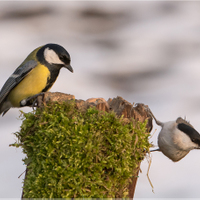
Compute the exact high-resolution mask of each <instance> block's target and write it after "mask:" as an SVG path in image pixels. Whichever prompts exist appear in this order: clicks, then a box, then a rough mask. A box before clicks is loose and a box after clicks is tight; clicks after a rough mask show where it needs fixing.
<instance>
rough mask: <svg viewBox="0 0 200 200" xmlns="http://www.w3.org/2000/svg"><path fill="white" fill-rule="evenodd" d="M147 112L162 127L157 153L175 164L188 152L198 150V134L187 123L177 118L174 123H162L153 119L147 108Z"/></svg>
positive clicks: (199, 143) (199, 141) (199, 136)
mask: <svg viewBox="0 0 200 200" xmlns="http://www.w3.org/2000/svg"><path fill="white" fill-rule="evenodd" d="M147 111H148V112H149V114H150V115H151V116H152V117H153V118H154V120H155V122H156V124H157V125H159V126H161V127H162V129H161V131H160V133H159V135H158V146H159V149H157V151H161V152H162V153H163V154H164V155H165V156H167V157H168V158H169V159H171V160H172V161H174V162H177V161H179V160H181V159H182V158H183V157H185V156H186V155H187V154H188V153H189V152H190V150H192V149H200V134H199V133H198V132H197V131H196V130H195V129H194V128H193V126H192V125H191V124H190V123H189V122H187V121H186V120H184V119H182V118H181V117H179V118H177V120H175V121H169V122H165V123H163V122H160V121H158V120H157V119H156V118H155V116H154V115H153V113H152V112H151V110H150V109H149V108H147ZM153 151H156V150H153Z"/></svg>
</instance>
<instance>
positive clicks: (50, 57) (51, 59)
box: [44, 48, 65, 65]
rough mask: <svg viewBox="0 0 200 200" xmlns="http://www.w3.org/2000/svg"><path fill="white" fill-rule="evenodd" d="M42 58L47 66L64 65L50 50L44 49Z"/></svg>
mask: <svg viewBox="0 0 200 200" xmlns="http://www.w3.org/2000/svg"><path fill="white" fill-rule="evenodd" d="M44 58H45V60H46V61H47V62H48V63H49V64H62V65H63V64H65V63H64V62H63V61H61V60H60V58H59V57H58V55H57V54H56V52H55V51H54V50H52V49H49V48H46V49H45V50H44Z"/></svg>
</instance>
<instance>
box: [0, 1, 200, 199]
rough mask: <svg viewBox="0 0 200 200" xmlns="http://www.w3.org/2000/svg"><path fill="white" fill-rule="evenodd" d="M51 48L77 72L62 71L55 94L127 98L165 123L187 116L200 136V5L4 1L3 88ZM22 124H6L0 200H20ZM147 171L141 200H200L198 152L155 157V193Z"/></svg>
mask: <svg viewBox="0 0 200 200" xmlns="http://www.w3.org/2000/svg"><path fill="white" fill-rule="evenodd" d="M50 42H52V43H58V44H60V45H62V46H63V47H65V48H66V49H67V51H68V52H69V53H70V55H71V58H72V63H71V65H72V67H73V68H74V73H73V74H72V73H70V72H69V71H68V70H65V69H62V70H61V73H60V76H59V77H58V79H57V82H56V83H55V84H54V86H53V87H52V89H51V91H52V92H55V91H60V92H64V93H69V94H73V95H75V97H76V98H77V99H84V100H86V99H87V98H90V97H103V98H105V99H106V100H107V99H108V98H109V97H110V98H114V97H116V96H122V97H123V98H124V99H126V100H127V101H129V102H131V103H132V102H135V103H137V102H140V103H145V104H147V105H149V107H150V108H151V110H152V112H153V113H154V114H155V116H156V117H157V118H158V119H159V120H161V121H169V120H174V119H176V118H177V117H178V116H181V117H185V116H186V117H187V119H188V120H190V122H191V124H192V125H193V126H194V127H195V128H196V129H197V130H198V131H200V120H199V119H200V2H198V1H196V2H173V1H169V2H167V1H161V2H156V1H154V2H130V1H129V2H126V1H121V2H119V1H118V2H114V1H111V2H105V1H103V2H91V1H88V2H86V1H83V2H72V1H69V2H68V1H66V2H61V1H58V2H50V1H44V2H14V1H8V2H5V1H4V2H2V1H1V2H0V70H1V73H0V87H2V86H3V84H4V82H5V81H6V80H7V78H8V77H9V76H10V75H11V74H12V72H13V71H14V70H15V68H16V67H18V66H19V64H21V62H22V61H23V60H24V59H25V58H26V56H27V55H28V54H29V53H30V52H31V51H32V50H33V49H35V48H36V47H38V46H41V45H44V44H46V43H50ZM21 110H23V111H25V112H29V111H31V108H23V109H21ZM20 124H21V121H20V120H19V109H11V110H10V111H9V112H8V113H7V114H6V115H5V116H4V117H3V118H1V119H0V127H1V129H0V132H1V140H0V161H1V164H0V198H20V197H21V190H22V189H21V188H22V181H23V178H24V175H23V176H22V177H21V178H18V176H19V175H20V174H21V173H22V172H23V171H24V170H25V166H24V165H23V162H22V161H21V160H22V158H24V156H25V155H23V154H22V152H21V150H20V149H16V148H14V147H9V144H11V143H14V142H15V140H16V138H15V136H14V135H13V134H12V133H14V132H16V131H18V130H19V127H20ZM156 128H157V131H156V133H155V134H154V136H153V137H152V139H151V141H152V142H153V143H154V144H156V143H157V135H158V133H159V130H160V128H159V127H157V126H156V125H155V126H154V130H155V129H156ZM154 130H153V131H154ZM141 169H142V173H140V175H139V179H138V183H137V187H136V193H135V197H136V198H183V197H185V198H194V197H196V198H198V197H200V189H199V188H200V186H199V178H200V151H198V150H194V151H191V152H190V153H189V154H188V155H187V156H186V157H185V158H183V159H182V160H181V161H180V162H178V163H173V162H172V161H171V160H169V159H168V158H166V157H165V156H164V155H163V154H161V153H159V152H154V153H152V164H151V168H150V173H149V176H150V179H151V181H152V183H153V186H154V192H155V193H153V192H152V188H151V186H150V184H149V182H148V179H147V176H146V173H147V169H148V162H147V160H144V161H143V162H142V166H141Z"/></svg>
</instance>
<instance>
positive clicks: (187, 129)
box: [177, 123, 200, 145]
mask: <svg viewBox="0 0 200 200" xmlns="http://www.w3.org/2000/svg"><path fill="white" fill-rule="evenodd" d="M177 128H178V129H179V130H180V131H182V132H184V133H185V134H187V135H188V136H189V137H190V139H191V141H192V142H194V143H196V144H198V145H200V135H199V133H198V132H197V131H196V130H195V129H194V128H192V127H191V126H188V125H187V124H184V123H180V124H178V126H177Z"/></svg>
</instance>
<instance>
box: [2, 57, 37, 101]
mask: <svg viewBox="0 0 200 200" xmlns="http://www.w3.org/2000/svg"><path fill="white" fill-rule="evenodd" d="M36 66H37V62H36V61H34V60H30V61H28V62H27V63H25V64H24V65H22V66H20V67H18V68H17V69H16V70H15V71H14V73H13V74H12V75H11V76H10V77H9V78H8V80H7V81H6V82H5V84H4V85H3V87H2V89H1V91H0V104H1V103H2V102H3V101H4V100H5V98H6V96H7V95H8V93H9V92H10V91H11V90H12V89H13V88H14V87H15V86H17V85H18V84H19V83H20V82H21V81H22V80H23V79H24V78H25V77H26V75H27V74H28V73H29V72H30V71H31V70H32V69H33V68H34V67H36Z"/></svg>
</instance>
